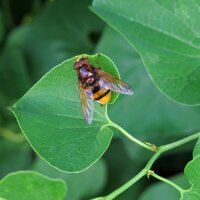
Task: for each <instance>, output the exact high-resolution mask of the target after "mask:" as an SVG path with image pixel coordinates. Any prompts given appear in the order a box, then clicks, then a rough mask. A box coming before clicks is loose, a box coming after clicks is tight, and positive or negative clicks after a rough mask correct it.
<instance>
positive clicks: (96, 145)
mask: <svg viewBox="0 0 200 200" xmlns="http://www.w3.org/2000/svg"><path fill="white" fill-rule="evenodd" d="M85 56H87V57H88V59H89V61H90V63H91V64H93V65H94V66H96V65H97V61H98V60H99V63H100V66H101V67H102V69H103V70H104V71H106V72H108V73H110V74H112V75H114V76H118V71H117V69H116V67H115V65H114V64H113V62H112V61H111V60H110V59H109V58H108V57H106V56H104V55H102V54H97V55H94V56H88V55H85ZM76 59H77V57H74V58H71V59H70V60H67V61H65V62H63V63H61V64H60V65H58V66H56V67H55V68H54V69H52V70H51V71H50V72H48V73H47V74H46V75H45V76H44V77H43V78H42V79H41V80H40V81H39V82H38V83H37V84H36V85H34V86H33V87H32V88H31V89H30V90H29V91H28V92H27V93H26V94H25V95H24V96H23V97H22V98H21V99H20V100H19V101H18V102H17V103H16V104H15V105H14V106H13V107H12V108H11V109H12V111H13V112H14V114H15V116H16V118H17V120H18V122H19V125H20V127H21V129H22V131H23V132H24V134H25V136H26V138H27V139H28V141H29V142H30V144H31V146H32V147H33V148H34V149H35V151H36V152H37V153H38V154H39V155H40V156H41V157H42V158H44V159H45V160H46V161H48V162H49V163H50V164H51V165H53V166H55V167H57V168H59V169H61V170H63V171H68V172H77V171H82V170H84V169H85V168H87V167H89V166H90V165H92V164H93V163H94V162H95V161H97V160H98V159H99V158H100V157H101V155H102V154H103V153H104V152H105V150H106V149H107V147H108V145H109V143H110V140H111V138H112V131H111V130H110V129H109V128H107V127H104V126H105V125H107V124H108V123H109V122H110V121H109V119H108V116H107V112H106V106H103V107H101V106H100V104H99V103H96V102H94V117H93V123H92V124H91V125H88V124H87V123H86V121H85V120H84V119H83V115H82V112H81V106H80V100H79V92H78V86H77V75H76V72H75V70H74V63H75V62H76ZM117 96H118V95H116V94H115V95H113V99H112V101H115V99H116V98H117Z"/></svg>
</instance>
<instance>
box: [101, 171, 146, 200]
mask: <svg viewBox="0 0 200 200" xmlns="http://www.w3.org/2000/svg"><path fill="white" fill-rule="evenodd" d="M145 175H146V171H145V170H142V171H140V172H139V173H138V174H137V175H136V176H134V177H133V178H132V179H130V180H129V181H128V182H126V183H125V184H124V185H122V186H121V187H119V188H118V189H116V190H115V191H114V192H112V193H110V194H109V195H107V196H105V197H103V200H112V199H114V198H115V197H117V196H118V195H120V194H121V193H122V192H124V191H125V190H127V189H128V188H129V187H130V186H132V185H133V184H134V183H136V182H137V181H138V180H140V179H141V178H142V177H143V176H145Z"/></svg>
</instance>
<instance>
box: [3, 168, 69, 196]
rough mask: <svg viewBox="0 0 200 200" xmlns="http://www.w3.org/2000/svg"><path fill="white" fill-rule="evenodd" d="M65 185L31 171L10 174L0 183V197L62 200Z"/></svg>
mask: <svg viewBox="0 0 200 200" xmlns="http://www.w3.org/2000/svg"><path fill="white" fill-rule="evenodd" d="M65 192H66V185H65V183H64V182H63V181H61V180H58V179H57V180H56V179H50V178H48V177H45V176H43V175H41V174H39V173H36V172H33V171H21V172H15V173H11V174H9V175H8V176H6V177H5V178H3V179H2V180H1V181H0V197H2V198H5V199H7V200H17V199H20V200H27V199H29V200H41V199H42V200H63V198H64V196H65Z"/></svg>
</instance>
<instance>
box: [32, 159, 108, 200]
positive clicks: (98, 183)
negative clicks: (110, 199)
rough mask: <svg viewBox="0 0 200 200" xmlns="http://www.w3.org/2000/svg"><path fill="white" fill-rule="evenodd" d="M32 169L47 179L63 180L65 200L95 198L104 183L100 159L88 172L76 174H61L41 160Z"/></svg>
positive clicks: (104, 176)
mask: <svg viewBox="0 0 200 200" xmlns="http://www.w3.org/2000/svg"><path fill="white" fill-rule="evenodd" d="M33 169H34V170H36V171H38V172H40V173H42V174H44V175H46V176H48V177H51V178H60V179H63V180H64V181H65V182H66V183H67V185H68V191H67V196H66V197H65V200H79V199H83V198H86V197H89V196H91V197H92V196H95V195H97V194H98V192H100V190H101V189H102V188H103V187H104V186H105V183H106V174H107V173H106V172H107V170H106V165H105V163H104V162H103V160H101V159H100V160H99V161H97V162H96V163H95V164H94V165H93V166H91V167H90V168H89V169H88V170H86V171H84V172H81V173H78V174H77V173H72V174H71V173H70V174H69V173H65V172H61V171H59V170H57V169H55V168H53V167H52V166H50V165H48V164H47V163H46V162H44V161H43V160H41V159H38V160H37V161H36V162H35V164H34V167H33ZM86 180H87V181H86ZM80 188H81V189H80ZM87 199H88V198H87Z"/></svg>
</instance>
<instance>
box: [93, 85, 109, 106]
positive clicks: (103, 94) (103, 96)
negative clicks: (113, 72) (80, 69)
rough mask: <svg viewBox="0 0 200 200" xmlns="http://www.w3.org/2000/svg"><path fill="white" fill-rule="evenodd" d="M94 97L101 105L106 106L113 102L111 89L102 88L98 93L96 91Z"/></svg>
mask: <svg viewBox="0 0 200 200" xmlns="http://www.w3.org/2000/svg"><path fill="white" fill-rule="evenodd" d="M93 97H94V100H95V101H97V102H99V103H101V104H106V103H109V102H110V100H111V91H110V90H109V89H106V88H102V89H100V90H98V91H95V93H94V94H93Z"/></svg>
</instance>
